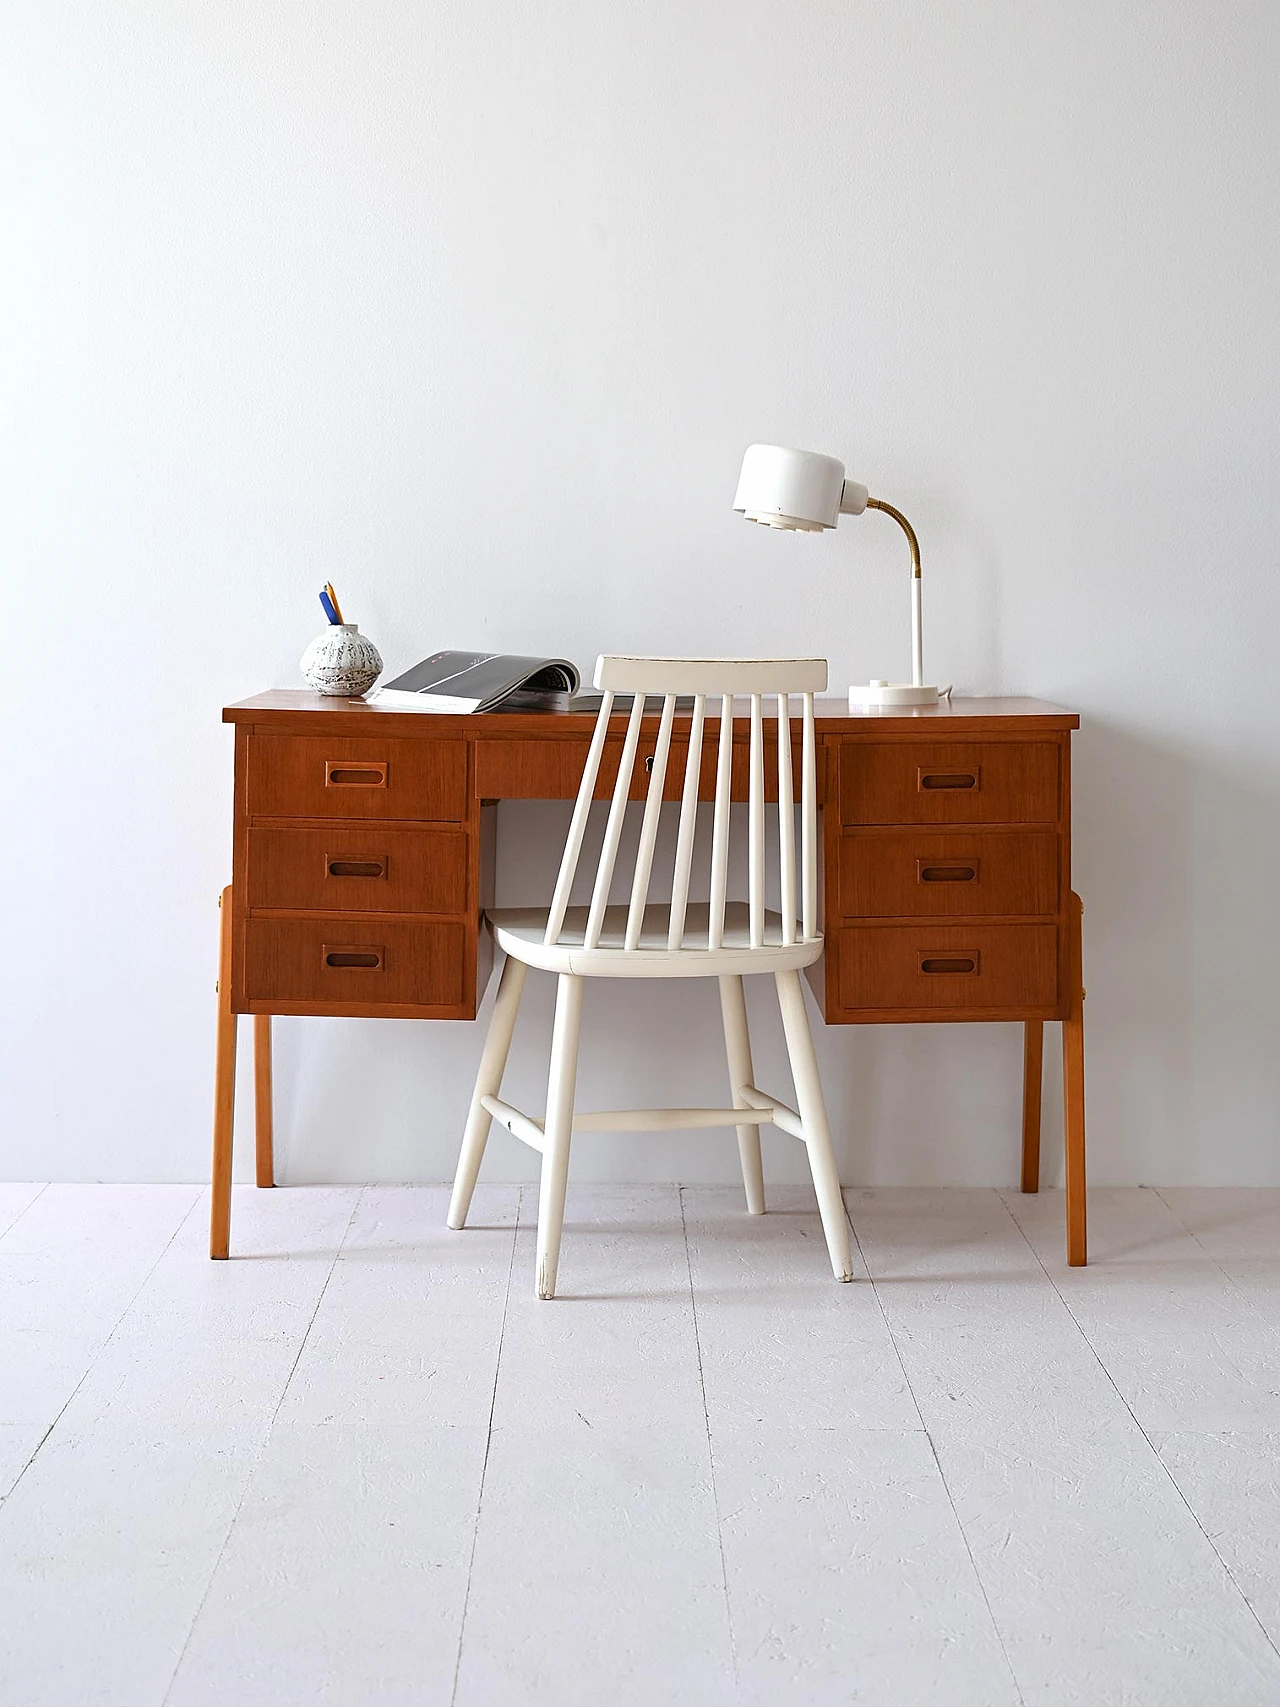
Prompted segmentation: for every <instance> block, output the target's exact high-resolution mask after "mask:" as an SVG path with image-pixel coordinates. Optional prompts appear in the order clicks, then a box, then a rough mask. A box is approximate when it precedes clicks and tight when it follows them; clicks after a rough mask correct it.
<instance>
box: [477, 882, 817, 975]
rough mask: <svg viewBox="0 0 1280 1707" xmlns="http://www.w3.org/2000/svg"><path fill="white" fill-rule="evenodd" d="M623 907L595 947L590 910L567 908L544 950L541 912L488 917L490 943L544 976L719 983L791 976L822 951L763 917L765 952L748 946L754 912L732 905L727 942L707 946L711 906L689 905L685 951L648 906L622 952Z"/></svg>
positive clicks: (506, 911) (772, 917) (611, 914)
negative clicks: (634, 944)
mask: <svg viewBox="0 0 1280 1707" xmlns="http://www.w3.org/2000/svg"><path fill="white" fill-rule="evenodd" d="M627 911H628V909H627V908H626V907H625V906H617V907H607V908H606V909H605V915H604V928H603V930H602V931H601V933H600V945H599V947H598V948H590V949H587V948H584V947H583V946H582V941H583V937H584V935H585V933H586V926H587V908H586V907H570V908H569V910H568V912H567V913H566V914H565V920H564V926H563V928H562V929H561V932H560V940H559V941H558V942H556V943H552V944H550V945H548V944H547V943H546V942H545V941H544V940H543V939H544V938H545V936H546V934H547V909H546V908H545V907H519V908H517V907H498V908H495V909H494V910H493V911H491V912H490V913H489V914H488V915H487V916H488V920H489V924H490V926H491V927H492V929H493V936H494V941H495V942H496V943H497V944H498V947H499V948H501V949H502V950H503V952H504V953H506V954H510V955H512V956H513V957H514V958H515V959H516V960H522V961H523V962H524V963H525V965H526V966H533V967H536V968H537V969H538V970H540V971H543V972H568V973H573V974H575V975H577V976H581V977H593V978H718V977H720V976H722V975H723V974H725V973H736V972H744V971H750V972H796V971H799V970H800V969H801V968H803V967H805V966H812V965H813V963H814V961H815V960H817V959H818V957H819V956H820V955H821V953H822V938H821V937H811V938H810V939H809V940H808V941H807V942H792V943H784V942H783V940H782V915H781V913H769V912H766V913H765V915H764V946H763V948H753V947H752V946H751V909H750V907H749V905H748V904H747V902H745V901H730V902H727V903H726V905H725V910H724V941H723V944H722V946H721V947H719V948H711V949H709V948H708V947H707V927H708V919H709V915H710V908H709V907H708V906H707V905H706V903H705V902H704V903H702V904H701V905H699V904H697V903H694V902H691V903H690V904H689V907H688V909H687V911H686V914H685V926H684V936H683V945H682V946H681V947H680V948H677V949H670V948H668V947H667V935H668V932H669V930H670V926H671V909H670V907H663V906H649V907H646V908H645V912H644V925H643V927H642V928H641V932H640V943H639V947H638V948H636V949H631V950H627V949H624V947H623V943H624V938H625V934H626V928H627Z"/></svg>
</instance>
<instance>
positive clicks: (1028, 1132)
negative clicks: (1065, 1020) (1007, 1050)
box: [1022, 1019, 1044, 1191]
mask: <svg viewBox="0 0 1280 1707" xmlns="http://www.w3.org/2000/svg"><path fill="white" fill-rule="evenodd" d="M1024 1029H1025V1036H1024V1038H1023V1044H1022V1189H1023V1191H1039V1189H1040V1093H1041V1089H1042V1087H1043V1084H1044V1021H1043V1020H1042V1019H1029V1020H1027V1021H1026V1024H1025V1028H1024Z"/></svg>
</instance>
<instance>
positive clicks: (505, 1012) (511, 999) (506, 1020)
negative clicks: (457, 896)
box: [448, 955, 529, 1228]
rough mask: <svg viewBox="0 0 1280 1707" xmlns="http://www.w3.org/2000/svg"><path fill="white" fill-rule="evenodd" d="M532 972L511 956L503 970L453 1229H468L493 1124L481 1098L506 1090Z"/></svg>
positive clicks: (465, 1140) (465, 1139) (456, 1190)
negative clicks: (505, 1080) (518, 1020)
mask: <svg viewBox="0 0 1280 1707" xmlns="http://www.w3.org/2000/svg"><path fill="white" fill-rule="evenodd" d="M528 970H529V968H528V967H527V966H526V965H525V963H524V961H523V960H515V959H513V958H512V956H511V955H508V956H507V960H506V964H505V965H504V966H503V968H502V976H501V977H500V978H499V980H498V994H497V997H496V999H495V1001H494V1004H493V1017H492V1018H491V1019H490V1021H489V1035H488V1036H487V1037H486V1038H485V1040H484V1051H483V1053H482V1054H481V1056H480V1070H479V1072H478V1073H477V1074H476V1088H475V1090H474V1092H473V1093H472V1096H471V1108H470V1110H469V1111H468V1114H467V1127H466V1131H465V1132H464V1133H463V1135H462V1150H461V1153H460V1154H459V1156H458V1171H457V1173H456V1174H455V1175H454V1179H453V1194H452V1196H451V1197H450V1199H449V1216H448V1221H449V1225H450V1226H451V1227H453V1228H459V1227H465V1226H466V1224H467V1211H468V1210H469V1209H470V1208H471V1194H472V1193H473V1192H474V1191H475V1189H476V1178H477V1176H478V1174H479V1172H480V1164H481V1162H482V1161H483V1160H484V1148H485V1145H486V1144H487V1143H488V1142H489V1127H490V1125H491V1119H490V1115H489V1112H488V1110H487V1109H485V1108H483V1107H482V1106H481V1103H480V1098H481V1097H493V1096H497V1094H498V1092H499V1091H500V1090H501V1089H502V1075H503V1073H505V1072H506V1070H507V1056H508V1055H509V1054H510V1053H511V1036H512V1033H513V1032H514V1031H515V1028H516V1015H517V1014H518V1013H519V1011H520V995H521V992H522V991H523V990H524V978H525V973H526V972H527V971H528Z"/></svg>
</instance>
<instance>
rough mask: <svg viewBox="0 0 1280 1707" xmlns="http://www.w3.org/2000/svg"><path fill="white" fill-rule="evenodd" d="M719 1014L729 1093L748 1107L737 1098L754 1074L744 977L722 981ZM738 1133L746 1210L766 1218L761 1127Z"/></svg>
mask: <svg viewBox="0 0 1280 1707" xmlns="http://www.w3.org/2000/svg"><path fill="white" fill-rule="evenodd" d="M720 1014H721V1018H722V1019H723V1020H724V1052H725V1055H726V1056H727V1057H728V1061H729V1090H730V1092H731V1094H732V1096H733V1106H734V1107H735V1108H745V1107H746V1106H747V1105H746V1104H745V1103H744V1102H743V1100H742V1098H741V1097H740V1096H739V1095H738V1087H739V1086H740V1085H751V1084H754V1083H755V1073H754V1072H753V1070H752V1066H751V1036H750V1033H749V1032H748V1030H747V1001H746V996H745V994H744V993H743V988H742V979H741V978H739V977H736V976H733V975H727V976H725V977H722V978H721V979H720ZM735 1130H736V1132H737V1134H738V1159H739V1161H740V1162H741V1163H742V1184H743V1187H744V1189H745V1191H746V1194H747V1209H748V1210H749V1211H750V1213H751V1214H752V1215H763V1214H764V1165H763V1163H762V1162H761V1160H760V1128H759V1127H758V1126H739V1127H736V1128H735Z"/></svg>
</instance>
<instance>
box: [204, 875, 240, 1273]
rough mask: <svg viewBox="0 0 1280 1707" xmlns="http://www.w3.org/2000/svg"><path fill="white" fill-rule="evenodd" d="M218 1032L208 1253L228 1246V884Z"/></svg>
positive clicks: (231, 1031) (231, 1103)
mask: <svg viewBox="0 0 1280 1707" xmlns="http://www.w3.org/2000/svg"><path fill="white" fill-rule="evenodd" d="M218 905H219V906H220V907H221V908H222V918H221V923H220V928H219V932H218V1036H217V1046H216V1049H215V1053H214V1068H213V1207H212V1209H211V1210H210V1214H209V1255H210V1256H211V1257H225V1256H227V1255H229V1253H230V1249H231V1136H232V1128H233V1125H234V1122H235V1104H236V1016H235V1014H233V1013H232V1011H231V885H230V884H229V883H228V885H227V887H226V888H225V889H224V890H223V891H222V899H221V900H220V901H219V902H218Z"/></svg>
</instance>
